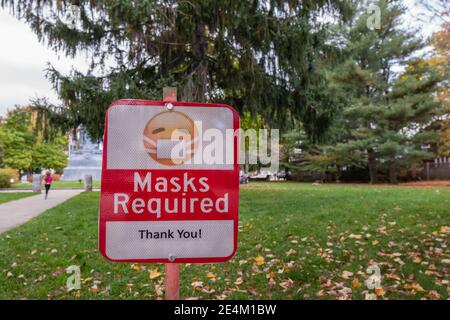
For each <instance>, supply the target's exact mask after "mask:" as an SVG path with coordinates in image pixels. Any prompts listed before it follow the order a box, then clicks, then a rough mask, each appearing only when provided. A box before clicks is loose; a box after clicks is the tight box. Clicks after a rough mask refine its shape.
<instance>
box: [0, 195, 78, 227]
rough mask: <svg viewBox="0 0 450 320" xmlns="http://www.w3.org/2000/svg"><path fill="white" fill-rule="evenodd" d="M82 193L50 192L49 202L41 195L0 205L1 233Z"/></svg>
mask: <svg viewBox="0 0 450 320" xmlns="http://www.w3.org/2000/svg"><path fill="white" fill-rule="evenodd" d="M81 192H83V190H50V193H49V195H48V199H47V200H45V199H44V193H41V194H37V195H35V196H30V197H26V198H23V199H19V200H13V201H9V202H6V203H3V204H0V233H2V232H5V231H6V230H9V229H11V228H14V227H16V226H18V225H20V224H22V223H25V222H27V221H28V220H30V219H31V218H33V217H36V216H37V215H39V214H41V213H42V212H44V211H46V210H48V209H50V208H53V207H55V206H56V205H58V204H60V203H63V202H64V201H66V200H68V199H70V198H72V197H73V196H76V195H77V194H79V193H81Z"/></svg>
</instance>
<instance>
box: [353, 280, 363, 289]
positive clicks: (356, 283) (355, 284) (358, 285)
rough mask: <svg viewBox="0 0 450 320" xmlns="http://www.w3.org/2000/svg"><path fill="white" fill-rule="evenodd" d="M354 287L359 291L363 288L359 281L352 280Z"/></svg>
mask: <svg viewBox="0 0 450 320" xmlns="http://www.w3.org/2000/svg"><path fill="white" fill-rule="evenodd" d="M352 286H353V288H355V289H359V288H361V282H359V280H358V279H353V280H352Z"/></svg>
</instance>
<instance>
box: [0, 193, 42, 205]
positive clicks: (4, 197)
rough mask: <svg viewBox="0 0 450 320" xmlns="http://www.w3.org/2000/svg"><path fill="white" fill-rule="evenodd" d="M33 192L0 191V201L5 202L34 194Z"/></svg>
mask: <svg viewBox="0 0 450 320" xmlns="http://www.w3.org/2000/svg"><path fill="white" fill-rule="evenodd" d="M34 194H35V193H32V192H7V193H6V192H5V193H0V203H5V202H8V201H12V200H18V199H22V198H25V197H29V196H32V195H34Z"/></svg>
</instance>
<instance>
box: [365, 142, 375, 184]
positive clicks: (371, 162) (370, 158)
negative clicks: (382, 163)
mask: <svg viewBox="0 0 450 320" xmlns="http://www.w3.org/2000/svg"><path fill="white" fill-rule="evenodd" d="M367 165H368V167H369V176H370V183H371V184H374V183H377V182H378V175H377V159H376V156H375V151H374V150H373V149H372V148H370V149H367Z"/></svg>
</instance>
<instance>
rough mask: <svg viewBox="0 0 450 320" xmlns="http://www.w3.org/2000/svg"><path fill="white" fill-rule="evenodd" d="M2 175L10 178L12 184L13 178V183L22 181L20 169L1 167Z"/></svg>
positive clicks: (0, 173)
mask: <svg viewBox="0 0 450 320" xmlns="http://www.w3.org/2000/svg"><path fill="white" fill-rule="evenodd" d="M0 176H4V177H6V178H8V182H9V184H11V179H12V180H13V181H12V183H17V182H20V181H19V180H20V178H19V177H20V176H19V171H17V170H16V169H11V168H3V169H0Z"/></svg>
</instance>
